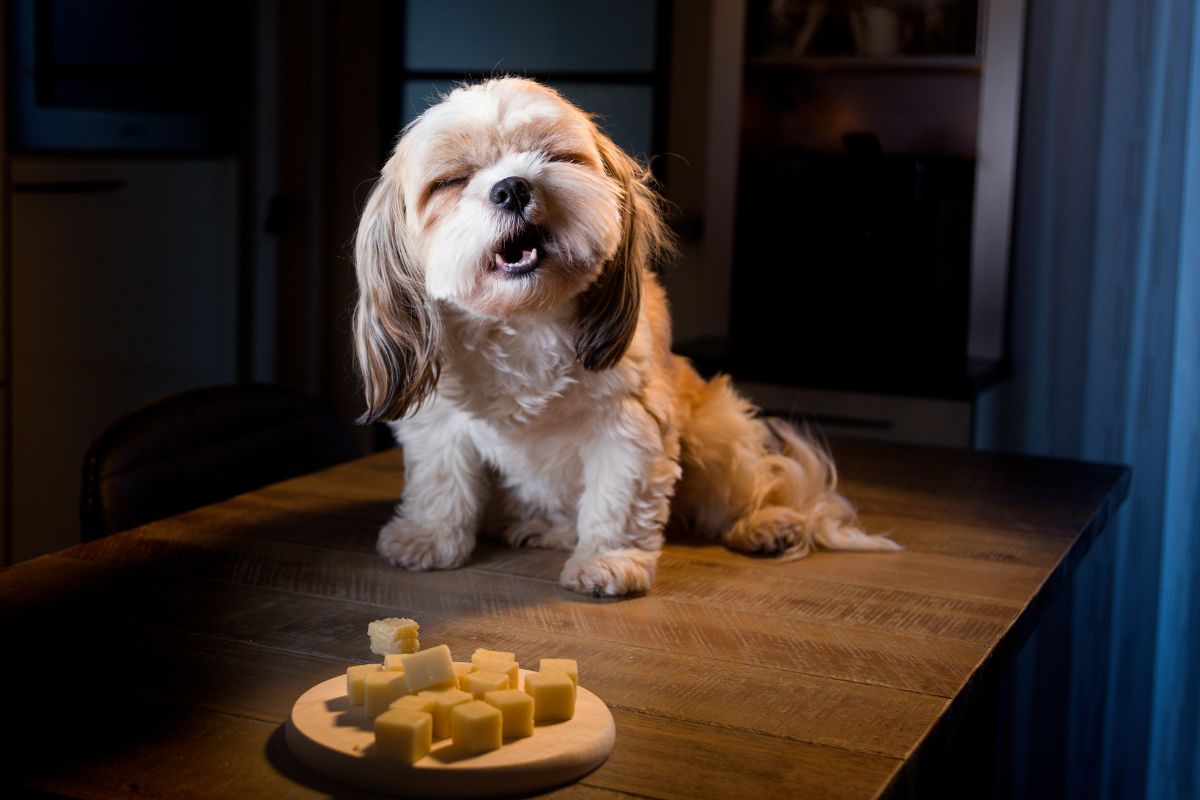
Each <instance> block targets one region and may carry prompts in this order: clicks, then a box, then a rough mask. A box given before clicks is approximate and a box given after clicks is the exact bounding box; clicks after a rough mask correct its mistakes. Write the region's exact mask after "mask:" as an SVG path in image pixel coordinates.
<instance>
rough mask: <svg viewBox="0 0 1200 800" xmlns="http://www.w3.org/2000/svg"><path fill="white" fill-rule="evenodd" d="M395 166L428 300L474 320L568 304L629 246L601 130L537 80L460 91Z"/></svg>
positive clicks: (405, 144) (420, 129) (424, 120)
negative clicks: (447, 305) (462, 311)
mask: <svg viewBox="0 0 1200 800" xmlns="http://www.w3.org/2000/svg"><path fill="white" fill-rule="evenodd" d="M386 171H387V172H390V173H393V174H394V175H395V180H396V183H397V185H398V188H399V191H400V193H401V196H402V198H403V203H404V207H405V209H406V210H407V213H406V218H405V227H406V232H407V234H408V238H409V242H410V243H411V247H412V251H411V252H412V256H413V257H414V259H415V261H416V262H417V263H418V264H420V266H421V268H422V271H423V278H424V282H425V288H426V290H427V291H428V292H429V296H430V297H431V298H433V299H434V300H444V301H447V302H449V303H451V304H453V305H456V306H458V307H460V308H463V309H465V310H467V311H469V312H472V313H476V314H480V315H484V316H488V317H501V318H502V317H507V316H510V315H512V314H515V313H520V312H522V311H524V310H528V309H532V308H546V307H548V306H552V305H555V304H558V303H561V302H562V301H563V300H565V299H567V298H569V297H572V296H574V295H576V294H578V293H579V292H580V291H582V290H583V288H584V287H586V286H587V285H588V284H590V283H591V282H592V281H593V280H594V279H595V277H596V273H597V271H598V270H599V268H600V266H601V265H602V264H604V263H605V262H606V261H608V260H610V259H611V258H612V256H613V254H614V253H615V252H616V249H617V245H618V244H619V243H620V237H621V202H622V187H621V185H620V184H619V183H618V182H617V181H616V180H615V179H614V178H613V177H612V176H610V175H609V174H607V172H606V171H605V167H604V162H603V161H602V158H601V154H600V148H599V145H598V143H597V134H596V130H595V127H594V126H593V125H592V123H591V121H590V120H588V118H587V117H586V116H584V114H583V113H582V112H580V111H579V110H578V109H576V108H575V107H573V106H571V105H570V104H568V103H567V102H566V101H564V100H562V99H561V98H560V97H559V96H558V95H557V94H555V93H553V92H552V91H550V90H549V89H545V88H543V87H541V86H539V85H536V84H530V83H528V82H525V81H516V80H505V81H498V82H496V83H494V84H485V85H484V86H475V87H471V88H467V89H459V90H457V91H455V92H453V93H452V94H450V96H449V97H447V98H446V100H445V101H443V102H442V103H440V104H439V105H437V106H434V107H433V108H431V109H430V110H429V111H428V112H426V113H425V114H424V115H422V116H421V117H420V118H419V119H418V120H417V121H416V122H415V123H414V124H413V125H412V127H410V128H409V129H408V130H407V131H406V132H405V134H404V137H403V138H402V140H401V142H400V145H399V147H398V148H397V150H396V154H395V156H393V158H392V160H391V162H390V163H389V164H388V166H387V167H386Z"/></svg>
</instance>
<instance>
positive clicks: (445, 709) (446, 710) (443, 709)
mask: <svg viewBox="0 0 1200 800" xmlns="http://www.w3.org/2000/svg"><path fill="white" fill-rule="evenodd" d="M420 697H422V698H424V699H426V700H428V701H429V704H430V713H431V714H433V740H434V741H435V742H436V741H438V740H440V739H446V738H449V736H450V710H451V709H452V708H454V707H455V706H457V705H461V704H463V703H469V702H471V700H473V699H474V698H473V697H472V696H471V694H470V693H469V692H464V691H462V690H460V689H443V690H442V691H440V692H421V694H420Z"/></svg>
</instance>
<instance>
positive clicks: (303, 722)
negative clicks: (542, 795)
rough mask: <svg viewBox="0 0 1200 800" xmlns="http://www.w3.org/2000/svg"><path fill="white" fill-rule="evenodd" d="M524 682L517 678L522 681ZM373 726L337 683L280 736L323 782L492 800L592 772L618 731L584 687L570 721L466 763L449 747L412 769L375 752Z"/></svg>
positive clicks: (311, 699) (327, 684)
mask: <svg viewBox="0 0 1200 800" xmlns="http://www.w3.org/2000/svg"><path fill="white" fill-rule="evenodd" d="M527 674H528V671H527V670H521V675H522V678H523V677H524V676H525V675H527ZM373 725H374V723H373V719H372V718H370V717H367V715H366V713H365V712H364V711H363V707H362V706H352V705H350V702H349V698H348V697H347V696H346V678H345V676H341V675H339V676H338V677H336V678H330V679H329V680H327V681H323V682H322V683H319V684H317V685H316V686H314V687H312V688H311V689H309V690H308V691H307V692H305V693H304V694H303V695H301V697H300V699H299V700H297V701H296V704H295V706H293V707H292V714H291V716H290V717H289V718H288V722H287V729H286V736H287V743H288V747H289V748H290V749H291V751H292V754H293V755H294V756H296V758H297V759H299V760H300V761H301V762H302V763H303V764H305V765H306V766H307V767H309V768H310V769H312V770H314V771H315V772H318V773H320V774H321V775H324V776H325V777H327V778H330V779H332V780H335V781H338V782H339V783H345V784H347V785H350V786H353V787H355V788H359V789H367V790H370V791H375V792H385V793H388V794H397V795H407V796H419V797H498V796H506V795H513V794H524V793H527V792H535V791H541V790H544V789H549V788H552V787H555V786H560V785H562V784H565V783H569V782H571V781H573V780H576V779H577V778H579V777H581V776H583V775H586V774H587V773H589V772H591V771H592V770H593V769H595V768H596V767H598V766H600V764H602V763H604V760H605V759H607V758H608V755H609V753H611V752H612V748H613V742H614V741H615V740H616V726H615V724H614V723H613V717H612V714H611V713H610V712H609V710H608V707H607V706H606V705H604V701H603V700H601V699H600V698H598V697H596V695H594V694H592V693H591V692H589V691H588V690H587V689H585V688H583V687H579V689H578V692H577V694H576V698H575V716H574V717H572V718H571V719H569V720H566V721H565V722H555V723H537V724H536V725H535V726H534V730H533V736H529V737H527V738H524V739H510V740H506V741H505V742H504V746H503V747H501V748H500V749H499V750H493V751H491V752H489V753H481V754H479V755H474V756H471V755H467V754H465V753H463V752H462V751H461V750H459V749H457V748H456V747H455V746H454V743H453V742H452V741H451V740H450V739H443V740H441V741H439V742H434V743H433V749H432V750H431V751H430V752H429V755H427V756H425V757H424V758H422V759H420V760H419V761H417V762H416V763H414V764H405V763H403V762H401V761H395V760H392V759H387V758H382V757H380V756H379V755H377V754H376V752H375V733H374V729H373Z"/></svg>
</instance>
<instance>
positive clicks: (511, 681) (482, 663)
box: [474, 658, 521, 689]
mask: <svg viewBox="0 0 1200 800" xmlns="http://www.w3.org/2000/svg"><path fill="white" fill-rule="evenodd" d="M474 671H475V672H499V673H501V674H503V675H507V676H508V688H510V689H516V688H517V684H518V682H519V680H520V675H521V667H520V665H519V664H517V662H515V661H502V660H500V659H498V658H495V659H493V658H481V659H479V660H478V661H476V662H475V670H474Z"/></svg>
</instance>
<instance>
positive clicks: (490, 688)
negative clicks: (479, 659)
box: [463, 670, 508, 700]
mask: <svg viewBox="0 0 1200 800" xmlns="http://www.w3.org/2000/svg"><path fill="white" fill-rule="evenodd" d="M463 688H464V690H465V691H468V692H470V693H471V694H472V695H473V696H474V697H475V699H476V700H482V699H483V695H484V693H485V692H498V691H500V690H501V689H507V688H508V676H507V675H505V674H504V673H503V672H484V671H481V670H477V671H475V672H472V673H471V674H470V675H468V676H467V679H466V683H465V684H464V687H463Z"/></svg>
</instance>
